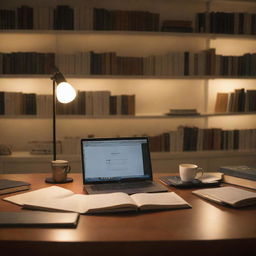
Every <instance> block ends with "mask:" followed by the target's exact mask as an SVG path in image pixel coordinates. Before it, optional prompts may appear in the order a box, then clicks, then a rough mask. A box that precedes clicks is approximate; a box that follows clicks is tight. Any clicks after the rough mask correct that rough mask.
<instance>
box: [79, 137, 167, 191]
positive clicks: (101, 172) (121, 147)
mask: <svg viewBox="0 0 256 256" xmlns="http://www.w3.org/2000/svg"><path fill="white" fill-rule="evenodd" d="M81 153H82V167H83V184H84V188H85V190H86V191H87V193H88V194H101V193H113V192H125V193H127V194H134V193H145V192H165V191H168V190H167V188H166V187H165V186H163V185H161V184H159V183H156V182H154V181H153V180H152V167H151V159H150V152H149V142H148V138H147V137H128V138H127V137H126V138H86V139H82V140H81Z"/></svg>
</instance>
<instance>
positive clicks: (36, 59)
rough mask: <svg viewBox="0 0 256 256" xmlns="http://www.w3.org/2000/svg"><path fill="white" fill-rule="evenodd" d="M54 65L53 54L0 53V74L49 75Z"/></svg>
mask: <svg viewBox="0 0 256 256" xmlns="http://www.w3.org/2000/svg"><path fill="white" fill-rule="evenodd" d="M54 65H55V54H54V53H40V52H11V53H0V74H51V73H52V70H53V67H54Z"/></svg>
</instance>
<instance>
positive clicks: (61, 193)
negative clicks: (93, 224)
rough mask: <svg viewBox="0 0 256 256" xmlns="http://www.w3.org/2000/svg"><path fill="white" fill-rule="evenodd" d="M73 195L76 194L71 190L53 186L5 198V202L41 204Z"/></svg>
mask: <svg viewBox="0 0 256 256" xmlns="http://www.w3.org/2000/svg"><path fill="white" fill-rule="evenodd" d="M73 194H74V193H73V192H72V191H70V190H67V189H64V188H61V187H58V186H51V187H47V188H42V189H38V190H35V191H31V192H26V193H23V194H19V195H15V196H9V197H5V198H3V200H5V201H8V202H11V203H14V204H18V205H23V204H24V202H26V201H28V200H33V201H38V202H40V201H41V200H42V201H45V200H46V201H47V200H48V199H52V198H56V199H57V198H63V197H67V196H71V195H73Z"/></svg>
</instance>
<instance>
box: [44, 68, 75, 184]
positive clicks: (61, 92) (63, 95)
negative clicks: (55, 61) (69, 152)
mask: <svg viewBox="0 0 256 256" xmlns="http://www.w3.org/2000/svg"><path fill="white" fill-rule="evenodd" d="M51 80H52V81H53V82H52V103H53V104H52V105H53V108H52V128H53V129H52V131H53V134H52V142H53V161H56V158H57V157H56V98H57V100H58V101H59V102H60V103H64V104H65V103H69V102H71V101H73V100H74V99H75V97H76V90H75V89H74V87H73V86H72V85H70V84H69V83H67V81H66V79H65V77H64V75H63V74H62V73H61V72H60V71H59V69H58V68H56V67H55V68H54V74H53V76H52V77H51ZM59 161H62V162H67V161H65V160H59ZM45 181H46V182H48V183H57V182H55V181H54V180H53V178H46V180H45ZM71 181H73V179H72V178H67V179H66V181H63V182H61V183H65V182H71ZM58 183H59V182H58Z"/></svg>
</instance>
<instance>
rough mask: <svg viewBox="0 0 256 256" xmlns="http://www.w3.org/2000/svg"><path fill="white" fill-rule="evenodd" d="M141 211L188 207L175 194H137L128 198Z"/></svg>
mask: <svg viewBox="0 0 256 256" xmlns="http://www.w3.org/2000/svg"><path fill="white" fill-rule="evenodd" d="M130 197H131V198H132V199H133V200H134V201H135V202H136V204H137V206H138V207H139V208H140V209H142V210H146V209H147V210H149V209H171V208H182V207H190V205H189V204H188V203H187V202H186V201H185V200H184V199H183V198H181V197H180V196H178V195H177V194H176V193H175V192H163V193H138V194H134V195H131V196H130Z"/></svg>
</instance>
